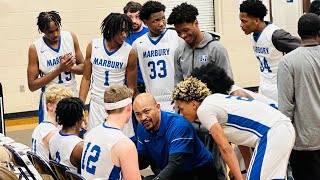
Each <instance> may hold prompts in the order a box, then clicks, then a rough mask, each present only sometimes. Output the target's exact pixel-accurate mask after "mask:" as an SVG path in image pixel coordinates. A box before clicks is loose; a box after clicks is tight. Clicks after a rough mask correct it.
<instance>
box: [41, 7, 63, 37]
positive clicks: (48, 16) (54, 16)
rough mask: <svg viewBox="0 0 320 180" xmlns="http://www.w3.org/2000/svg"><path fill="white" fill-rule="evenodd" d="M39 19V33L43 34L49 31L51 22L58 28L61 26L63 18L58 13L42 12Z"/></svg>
mask: <svg viewBox="0 0 320 180" xmlns="http://www.w3.org/2000/svg"><path fill="white" fill-rule="evenodd" d="M37 18H38V22H37V25H38V31H39V33H43V32H44V31H45V30H47V29H48V28H49V25H50V22H51V21H53V22H54V23H55V24H56V26H59V27H60V26H61V17H60V16H59V13H58V12H57V11H49V12H41V13H40V14H39V16H38V17H37Z"/></svg>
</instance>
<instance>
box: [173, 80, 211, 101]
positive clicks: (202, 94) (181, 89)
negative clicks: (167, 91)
mask: <svg viewBox="0 0 320 180" xmlns="http://www.w3.org/2000/svg"><path fill="white" fill-rule="evenodd" d="M209 95H211V91H210V90H209V88H207V86H206V84H204V83H203V82H201V81H200V80H198V79H197V78H194V77H192V76H190V77H188V78H187V79H186V80H184V81H182V82H180V83H178V84H177V86H176V87H175V88H174V90H173V94H172V98H173V100H176V101H177V100H178V101H186V102H190V101H198V102H202V101H203V100H204V99H205V98H206V97H207V96H209Z"/></svg>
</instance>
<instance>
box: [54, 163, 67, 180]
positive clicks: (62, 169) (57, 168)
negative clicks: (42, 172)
mask: <svg viewBox="0 0 320 180" xmlns="http://www.w3.org/2000/svg"><path fill="white" fill-rule="evenodd" d="M49 165H50V167H51V168H52V170H53V171H54V172H55V173H56V175H57V176H58V178H59V179H60V180H67V178H66V174H65V173H66V171H67V170H69V167H68V166H65V165H63V164H60V163H58V162H57V161H55V160H49Z"/></svg>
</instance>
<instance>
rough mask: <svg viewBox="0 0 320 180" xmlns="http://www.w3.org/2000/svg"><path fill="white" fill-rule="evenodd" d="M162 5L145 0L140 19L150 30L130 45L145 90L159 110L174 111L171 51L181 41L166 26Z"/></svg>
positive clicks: (172, 55) (172, 53)
mask: <svg viewBox="0 0 320 180" xmlns="http://www.w3.org/2000/svg"><path fill="white" fill-rule="evenodd" d="M165 8H166V7H165V6H164V5H163V4H161V3H160V2H158V1H147V2H146V3H144V4H143V6H142V9H141V10H140V19H141V20H142V21H143V22H144V24H145V25H146V26H147V27H148V28H149V32H148V33H146V34H144V35H143V36H141V37H140V38H138V39H137V40H136V41H135V42H134V43H133V45H132V48H133V49H134V50H135V51H136V52H137V54H138V58H139V65H140V68H141V73H142V76H143V80H144V83H145V86H146V92H149V93H151V94H152V95H153V96H154V98H155V99H156V101H157V102H158V103H159V104H160V107H161V109H162V110H165V111H169V112H174V110H173V105H172V104H171V101H172V97H171V94H172V91H173V87H174V84H173V83H174V62H173V61H174V60H173V59H174V53H175V50H176V48H177V47H178V45H179V41H180V42H182V39H180V38H179V37H178V35H177V33H176V32H175V31H174V30H170V29H166V19H165V15H164V11H165Z"/></svg>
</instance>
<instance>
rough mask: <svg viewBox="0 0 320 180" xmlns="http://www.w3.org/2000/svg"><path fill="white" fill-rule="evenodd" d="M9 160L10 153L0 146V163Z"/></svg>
mask: <svg viewBox="0 0 320 180" xmlns="http://www.w3.org/2000/svg"><path fill="white" fill-rule="evenodd" d="M10 161H11V153H10V152H9V151H8V150H7V149H6V148H5V147H3V146H0V164H2V163H9V162H10Z"/></svg>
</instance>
